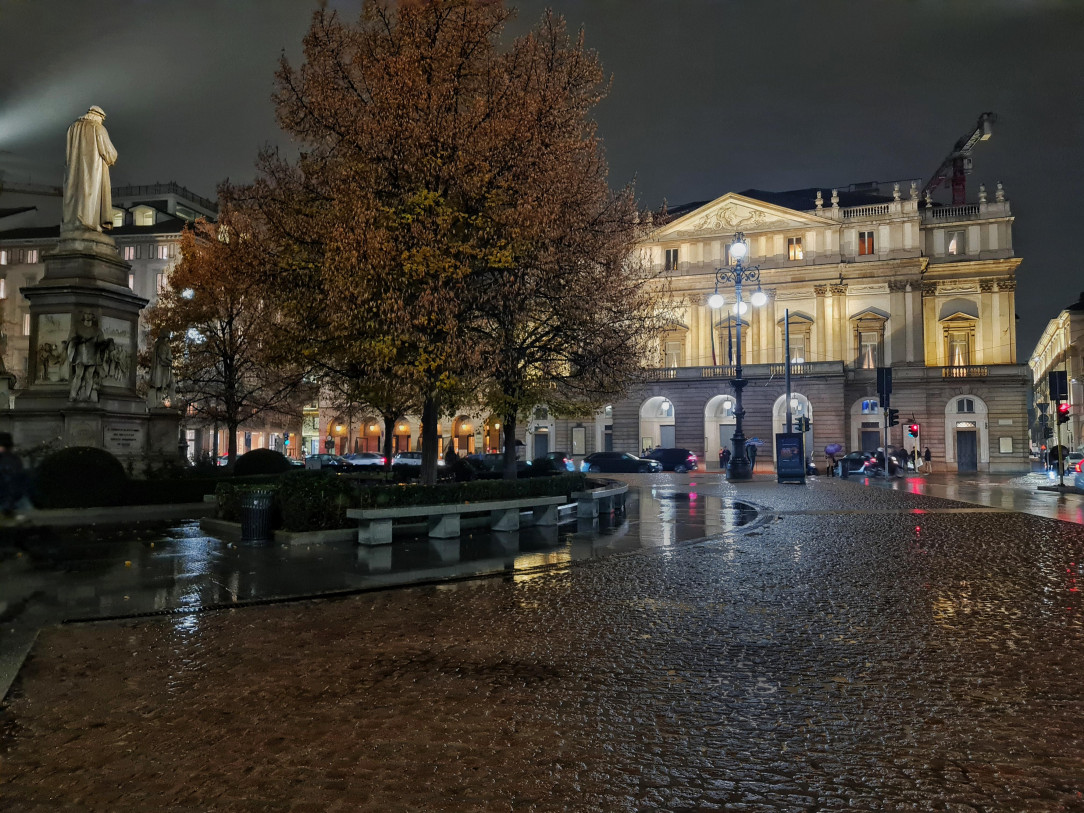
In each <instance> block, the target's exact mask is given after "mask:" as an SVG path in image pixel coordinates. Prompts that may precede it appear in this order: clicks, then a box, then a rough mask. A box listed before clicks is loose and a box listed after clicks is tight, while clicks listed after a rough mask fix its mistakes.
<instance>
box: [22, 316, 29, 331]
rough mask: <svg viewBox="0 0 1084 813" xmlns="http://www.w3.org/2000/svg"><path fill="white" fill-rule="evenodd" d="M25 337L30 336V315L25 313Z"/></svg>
mask: <svg viewBox="0 0 1084 813" xmlns="http://www.w3.org/2000/svg"><path fill="white" fill-rule="evenodd" d="M23 335H24V336H29V335H30V314H29V313H24V314H23Z"/></svg>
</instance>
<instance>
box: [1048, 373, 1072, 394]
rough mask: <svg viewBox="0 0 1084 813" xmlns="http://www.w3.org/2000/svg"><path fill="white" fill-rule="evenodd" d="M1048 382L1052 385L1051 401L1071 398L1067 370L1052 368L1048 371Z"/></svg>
mask: <svg viewBox="0 0 1084 813" xmlns="http://www.w3.org/2000/svg"><path fill="white" fill-rule="evenodd" d="M1047 383H1048V384H1049V385H1050V400H1051V401H1067V400H1069V381H1068V380H1067V379H1066V376H1065V370H1051V371H1050V372H1049V373H1047Z"/></svg>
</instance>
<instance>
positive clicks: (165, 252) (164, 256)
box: [158, 246, 169, 260]
mask: <svg viewBox="0 0 1084 813" xmlns="http://www.w3.org/2000/svg"><path fill="white" fill-rule="evenodd" d="M158 259H159V260H168V259H169V246H158Z"/></svg>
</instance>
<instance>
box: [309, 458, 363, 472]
mask: <svg viewBox="0 0 1084 813" xmlns="http://www.w3.org/2000/svg"><path fill="white" fill-rule="evenodd" d="M305 468H307V469H320V470H322V471H337V472H340V473H342V472H346V471H353V469H354V466H353V464H352V463H351V462H350V461H349V460H347V459H346V458H345V457H342V456H340V455H337V454H311V455H309V456H308V457H306V458H305Z"/></svg>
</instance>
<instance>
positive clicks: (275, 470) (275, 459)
mask: <svg viewBox="0 0 1084 813" xmlns="http://www.w3.org/2000/svg"><path fill="white" fill-rule="evenodd" d="M291 468H292V466H291V465H290V461H289V460H287V459H286V456H285V455H283V454H282V452H276V451H275V450H274V449H253V450H252V451H251V452H245V453H244V454H243V455H241V456H240V457H239V458H237V462H236V463H234V465H233V473H234V475H235V476H237V477H245V476H247V475H252V474H282V473H283V472H286V471H289V470H290V469H291Z"/></svg>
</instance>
